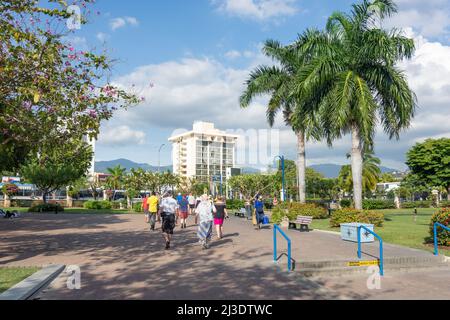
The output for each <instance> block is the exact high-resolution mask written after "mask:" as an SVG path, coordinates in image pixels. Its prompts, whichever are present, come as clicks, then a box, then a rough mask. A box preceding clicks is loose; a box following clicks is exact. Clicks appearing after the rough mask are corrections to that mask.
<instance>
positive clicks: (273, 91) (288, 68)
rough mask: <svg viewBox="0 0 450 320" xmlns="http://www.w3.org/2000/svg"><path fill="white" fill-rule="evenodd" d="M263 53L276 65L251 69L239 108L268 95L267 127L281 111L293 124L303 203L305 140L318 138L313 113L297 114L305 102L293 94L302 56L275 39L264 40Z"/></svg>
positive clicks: (286, 120) (302, 200)
mask: <svg viewBox="0 0 450 320" xmlns="http://www.w3.org/2000/svg"><path fill="white" fill-rule="evenodd" d="M263 52H264V54H265V55H266V56H268V57H270V58H272V59H273V60H274V61H275V62H277V64H278V65H276V66H259V67H258V68H256V69H255V70H254V71H253V72H251V74H250V77H249V80H248V81H247V82H246V85H247V87H246V89H245V91H244V92H243V94H242V95H241V98H240V104H241V107H242V108H246V107H248V106H249V105H250V103H251V102H252V100H253V99H254V98H255V97H256V96H259V95H263V94H269V95H271V98H270V101H269V103H268V106H267V110H266V114H267V120H268V122H269V125H270V126H273V124H274V121H275V117H276V115H277V114H278V112H280V111H282V112H283V117H284V121H285V123H286V125H288V126H290V127H292V129H293V131H294V132H295V134H296V136H297V152H298V155H297V156H298V157H297V159H298V161H297V166H298V168H297V170H298V173H299V174H298V179H299V196H300V202H301V203H305V202H306V152H305V141H306V140H308V139H310V138H314V139H318V137H319V132H318V131H319V130H318V129H319V126H318V125H317V120H316V118H315V115H314V113H313V112H310V113H305V112H304V113H302V116H301V117H300V116H298V114H296V113H295V111H296V110H297V111H298V110H302V108H303V106H304V105H305V103H306V102H307V101H302V100H300V99H299V98H298V97H297V96H295V95H293V94H292V91H293V89H294V88H295V85H296V81H297V73H298V71H299V70H300V69H301V67H302V66H303V63H304V61H303V59H304V58H302V59H301V56H300V55H298V54H297V52H296V50H295V48H294V47H292V46H282V45H281V44H280V43H279V42H277V41H274V40H268V41H266V43H265V45H264V48H263Z"/></svg>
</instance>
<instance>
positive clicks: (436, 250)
mask: <svg viewBox="0 0 450 320" xmlns="http://www.w3.org/2000/svg"><path fill="white" fill-rule="evenodd" d="M433 229H434V255H435V256H437V255H438V254H439V252H438V238H437V223H435V224H434V227H433Z"/></svg>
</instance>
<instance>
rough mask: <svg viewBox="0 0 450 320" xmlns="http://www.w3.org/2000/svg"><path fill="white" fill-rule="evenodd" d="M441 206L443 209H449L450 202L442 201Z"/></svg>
mask: <svg viewBox="0 0 450 320" xmlns="http://www.w3.org/2000/svg"><path fill="white" fill-rule="evenodd" d="M439 205H440V206H441V208H448V207H450V201H448V200H444V201H441V202H440V203H439Z"/></svg>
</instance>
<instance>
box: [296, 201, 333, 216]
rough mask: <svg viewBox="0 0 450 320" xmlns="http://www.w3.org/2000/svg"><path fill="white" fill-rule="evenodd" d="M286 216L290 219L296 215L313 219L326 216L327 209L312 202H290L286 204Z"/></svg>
mask: <svg viewBox="0 0 450 320" xmlns="http://www.w3.org/2000/svg"><path fill="white" fill-rule="evenodd" d="M288 212H289V213H288V216H289V219H290V220H295V219H296V218H297V216H308V217H313V218H314V219H326V218H328V211H327V210H326V209H325V208H324V207H322V206H318V205H316V204H314V203H299V202H292V203H289V205H288Z"/></svg>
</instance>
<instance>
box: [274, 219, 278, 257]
mask: <svg viewBox="0 0 450 320" xmlns="http://www.w3.org/2000/svg"><path fill="white" fill-rule="evenodd" d="M277 228H278V226H277V225H275V226H274V228H273V262H277Z"/></svg>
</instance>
